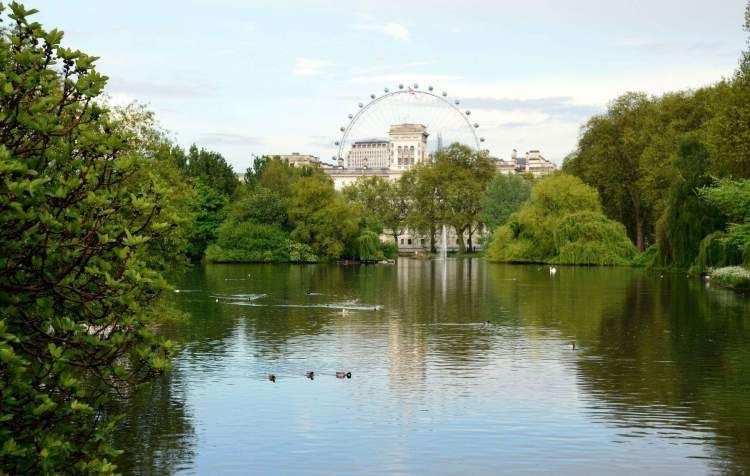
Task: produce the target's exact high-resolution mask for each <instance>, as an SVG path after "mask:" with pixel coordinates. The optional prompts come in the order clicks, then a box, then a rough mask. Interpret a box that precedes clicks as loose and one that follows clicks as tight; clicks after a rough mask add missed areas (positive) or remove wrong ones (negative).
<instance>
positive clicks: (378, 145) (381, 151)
mask: <svg viewBox="0 0 750 476" xmlns="http://www.w3.org/2000/svg"><path fill="white" fill-rule="evenodd" d="M390 162H391V148H390V142H389V141H388V139H365V140H359V141H356V142H354V143H353V144H352V148H351V150H349V152H348V153H347V154H346V167H347V168H352V169H367V168H375V169H384V168H388V166H389V165H390Z"/></svg>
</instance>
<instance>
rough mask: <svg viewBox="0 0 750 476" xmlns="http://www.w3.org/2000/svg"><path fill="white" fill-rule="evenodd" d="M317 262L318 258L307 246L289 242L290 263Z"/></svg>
mask: <svg viewBox="0 0 750 476" xmlns="http://www.w3.org/2000/svg"><path fill="white" fill-rule="evenodd" d="M318 261H320V258H319V257H318V255H316V254H315V252H314V251H313V249H312V248H310V247H309V246H308V245H306V244H304V243H299V242H297V241H292V240H289V262H290V263H317V262H318Z"/></svg>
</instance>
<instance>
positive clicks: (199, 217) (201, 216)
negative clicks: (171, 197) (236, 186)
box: [186, 179, 228, 261]
mask: <svg viewBox="0 0 750 476" xmlns="http://www.w3.org/2000/svg"><path fill="white" fill-rule="evenodd" d="M227 203H228V199H227V196H226V195H224V194H223V193H221V192H219V191H218V190H216V189H215V188H213V187H210V186H208V185H206V184H205V183H203V180H201V179H199V180H198V182H197V183H196V185H195V196H194V198H193V200H192V201H191V204H190V209H191V213H192V217H193V222H192V224H191V226H190V229H189V232H188V245H187V248H186V253H187V255H188V256H189V257H190V258H191V259H193V260H194V261H197V260H200V259H201V258H203V254H204V253H205V251H206V248H207V247H208V245H210V244H211V243H213V242H214V241H216V237H217V236H218V232H219V226H221V224H222V223H223V222H224V219H225V218H226V217H227Z"/></svg>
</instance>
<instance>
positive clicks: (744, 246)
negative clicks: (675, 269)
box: [693, 223, 750, 272]
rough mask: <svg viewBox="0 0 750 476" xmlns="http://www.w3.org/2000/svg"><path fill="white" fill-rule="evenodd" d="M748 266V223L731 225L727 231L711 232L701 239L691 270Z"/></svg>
mask: <svg viewBox="0 0 750 476" xmlns="http://www.w3.org/2000/svg"><path fill="white" fill-rule="evenodd" d="M741 264H744V265H745V266H750V224H747V223H746V224H744V225H732V226H730V227H729V228H728V229H727V231H717V232H714V233H711V234H710V235H708V236H707V237H705V238H704V239H703V241H701V244H700V248H699V251H698V258H696V260H695V266H693V271H695V272H704V271H705V270H707V269H709V268H720V267H725V266H737V265H741Z"/></svg>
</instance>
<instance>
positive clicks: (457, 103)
mask: <svg viewBox="0 0 750 476" xmlns="http://www.w3.org/2000/svg"><path fill="white" fill-rule="evenodd" d="M453 104H455V105H456V106H458V105H459V104H461V101H459V100H458V99H456V100H455V101H453Z"/></svg>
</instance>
